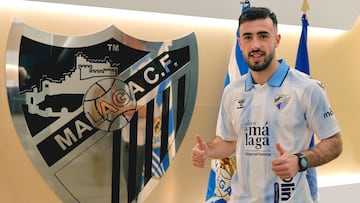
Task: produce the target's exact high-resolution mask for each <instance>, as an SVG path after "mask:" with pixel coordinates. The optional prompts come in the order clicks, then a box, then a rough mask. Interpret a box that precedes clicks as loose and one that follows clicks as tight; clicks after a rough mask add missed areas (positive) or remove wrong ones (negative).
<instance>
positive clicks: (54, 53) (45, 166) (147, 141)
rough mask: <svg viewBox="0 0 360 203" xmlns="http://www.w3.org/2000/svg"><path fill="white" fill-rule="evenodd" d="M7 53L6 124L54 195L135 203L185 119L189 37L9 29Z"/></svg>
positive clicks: (172, 148)
mask: <svg viewBox="0 0 360 203" xmlns="http://www.w3.org/2000/svg"><path fill="white" fill-rule="evenodd" d="M7 49H8V50H7V58H6V62H7V67H6V69H7V91H8V99H9V107H10V111H11V114H12V118H13V122H14V126H15V128H16V131H17V134H18V136H19V138H20V140H21V142H22V143H23V146H24V148H25V150H26V151H27V153H28V155H29V157H30V158H31V160H32V162H33V164H34V166H35V167H36V168H37V169H38V171H39V173H40V174H41V175H42V177H43V178H44V180H45V181H46V182H47V183H48V185H49V186H50V187H51V188H52V189H53V190H54V191H55V193H56V194H57V195H58V196H59V197H60V198H61V199H62V200H63V201H65V202H86V203H89V202H103V203H106V202H111V203H115V202H141V201H142V200H144V199H145V198H146V196H147V195H148V194H149V193H150V192H151V190H152V189H153V188H154V187H155V186H156V184H157V182H158V181H159V180H160V178H161V177H162V176H163V175H164V173H165V172H166V170H167V169H168V167H169V165H170V164H171V162H172V159H173V158H174V157H175V154H176V151H177V149H178V148H179V146H180V144H181V142H182V140H183V138H184V136H185V132H186V130H187V128H188V125H189V122H190V119H191V116H192V112H193V109H194V104H195V97H196V89H197V81H198V59H197V57H198V56H197V45H196V39H195V35H194V33H191V34H189V35H187V36H185V37H183V38H179V39H175V40H170V41H164V42H148V41H143V40H139V39H136V38H133V37H131V36H129V35H127V34H125V33H123V32H121V31H119V30H118V29H117V28H116V27H114V26H109V27H108V28H106V29H104V30H102V31H100V32H98V33H95V34H92V35H85V36H60V35H55V34H50V33H45V32H42V31H39V30H36V29H34V28H31V27H30V26H27V25H25V24H23V23H19V22H14V24H13V25H12V28H11V31H10V34H9V39H8V48H7ZM14 72H16V73H17V75H18V77H17V78H16V79H15V80H14V79H13V78H12V79H10V78H11V77H10V75H11V74H13V73H14Z"/></svg>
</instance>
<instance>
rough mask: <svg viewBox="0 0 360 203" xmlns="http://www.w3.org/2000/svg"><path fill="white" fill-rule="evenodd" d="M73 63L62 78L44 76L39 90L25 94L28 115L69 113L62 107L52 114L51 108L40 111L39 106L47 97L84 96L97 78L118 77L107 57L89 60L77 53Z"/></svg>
mask: <svg viewBox="0 0 360 203" xmlns="http://www.w3.org/2000/svg"><path fill="white" fill-rule="evenodd" d="M75 61H76V63H75V67H74V69H73V70H71V71H70V72H68V73H64V74H63V75H64V77H63V78H60V79H58V80H54V79H51V78H48V77H47V76H46V75H44V76H43V78H42V79H41V81H40V84H41V88H40V89H39V88H38V87H33V88H32V91H31V92H27V93H26V104H27V105H28V111H29V113H31V114H38V115H40V116H42V117H57V116H61V115H63V114H66V113H69V110H68V109H67V108H66V107H63V108H62V109H61V112H54V111H53V109H51V107H48V108H46V109H45V110H43V109H40V108H39V104H40V103H43V102H45V99H46V97H47V96H55V95H62V94H67V95H71V94H85V91H86V90H87V89H88V88H89V87H90V86H91V85H92V84H94V83H95V82H96V81H98V80H99V78H104V77H116V76H117V75H118V68H117V67H116V64H112V62H111V60H110V59H109V57H108V56H106V57H105V58H104V59H89V58H88V57H87V56H86V55H85V54H84V53H82V52H79V53H77V54H75Z"/></svg>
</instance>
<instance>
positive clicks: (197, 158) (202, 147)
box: [191, 134, 209, 168]
mask: <svg viewBox="0 0 360 203" xmlns="http://www.w3.org/2000/svg"><path fill="white" fill-rule="evenodd" d="M195 138H196V142H197V144H196V145H195V146H194V147H193V148H192V150H191V160H192V164H193V166H195V167H199V168H204V166H205V161H206V159H207V158H208V155H207V153H208V151H209V147H208V145H207V144H206V143H204V142H203V140H202V138H201V136H200V135H199V134H197V135H196V136H195Z"/></svg>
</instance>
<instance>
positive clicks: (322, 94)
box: [303, 80, 340, 139]
mask: <svg viewBox="0 0 360 203" xmlns="http://www.w3.org/2000/svg"><path fill="white" fill-rule="evenodd" d="M314 81H315V80H314ZM303 99H304V100H305V101H303V102H304V103H305V104H307V107H306V110H305V111H306V118H307V120H308V125H309V127H310V129H311V130H312V131H313V132H314V133H315V134H316V135H317V136H318V137H319V138H320V139H326V138H328V137H331V136H333V135H335V134H336V133H338V132H339V131H340V126H339V124H338V122H337V120H336V117H335V114H334V112H333V109H332V107H331V105H330V102H329V99H328V96H327V93H326V91H325V88H324V86H323V85H322V84H321V83H320V82H319V81H315V83H313V85H312V86H310V87H308V88H306V89H305V93H304V97H303Z"/></svg>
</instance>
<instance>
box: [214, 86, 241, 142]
mask: <svg viewBox="0 0 360 203" xmlns="http://www.w3.org/2000/svg"><path fill="white" fill-rule="evenodd" d="M227 90H228V88H225V89H224V93H223V96H222V99H221V103H220V108H219V113H218V118H217V124H216V135H217V136H219V137H221V138H222V139H223V140H227V141H235V140H237V136H236V133H235V131H234V128H233V126H232V118H231V115H232V114H230V113H229V112H230V111H231V108H232V107H233V102H231V101H232V97H231V95H230V93H229V91H227Z"/></svg>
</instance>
